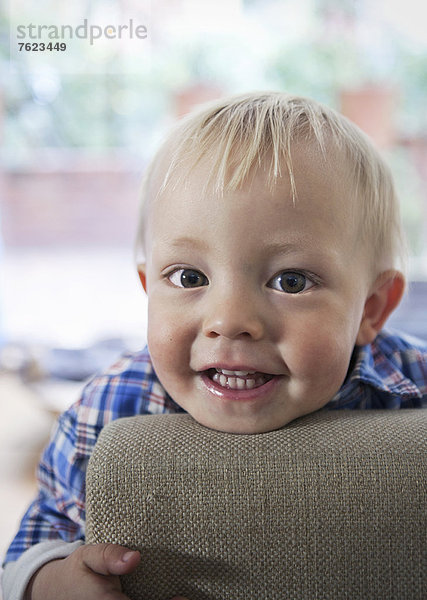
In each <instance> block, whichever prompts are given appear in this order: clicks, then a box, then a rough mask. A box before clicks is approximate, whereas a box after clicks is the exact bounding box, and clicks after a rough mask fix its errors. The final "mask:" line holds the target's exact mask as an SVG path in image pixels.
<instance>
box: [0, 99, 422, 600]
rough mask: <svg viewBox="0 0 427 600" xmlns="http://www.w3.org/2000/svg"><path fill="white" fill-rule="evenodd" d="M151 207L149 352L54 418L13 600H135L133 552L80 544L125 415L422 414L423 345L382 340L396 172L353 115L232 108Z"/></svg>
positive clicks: (299, 106)
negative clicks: (88, 477)
mask: <svg viewBox="0 0 427 600" xmlns="http://www.w3.org/2000/svg"><path fill="white" fill-rule="evenodd" d="M143 196H144V203H143V210H142V215H141V220H140V227H139V234H138V241H137V252H138V269H139V274H140V278H141V282H142V284H143V287H144V289H145V291H146V292H147V294H148V301H149V303H148V348H149V352H148V350H145V351H144V352H141V353H138V354H136V355H128V356H126V357H124V358H123V359H122V360H121V361H119V362H118V363H117V364H116V365H115V366H113V367H112V368H111V369H110V370H109V371H108V373H106V374H104V375H101V376H98V377H96V378H95V379H94V380H93V381H92V382H91V383H90V384H89V385H88V386H87V387H86V389H85V391H84V393H83V396H82V398H81V400H80V401H79V402H78V403H77V404H76V405H74V406H73V407H72V408H71V409H70V410H69V411H67V413H65V414H64V415H63V416H62V417H61V418H60V420H59V424H58V428H57V431H56V433H55V434H54V438H53V441H52V442H51V443H50V445H49V446H48V448H47V450H46V451H45V453H44V456H43V458H42V462H41V466H40V470H39V479H40V491H39V495H38V498H37V499H36V500H35V502H34V503H33V504H32V505H31V507H30V508H29V510H28V512H27V514H26V515H25V516H24V519H23V522H22V524H21V529H20V531H19V533H18V535H17V536H16V538H15V540H14V541H13V543H12V545H11V547H10V549H9V553H8V556H7V559H6V561H7V565H6V569H5V584H4V585H5V588H6V589H7V590H8V592H7V594H6V600H12V599H21V598H25V599H28V600H38V599H39V598H43V600H48V599H49V598H55V600H58V599H60V598H66V599H67V600H70V599H72V598H78V599H79V600H82V599H84V598H88V599H92V598H100V597H103V595H102V594H103V593H104V594H105V596H106V597H107V596H108V597H109V598H115V599H120V598H125V596H124V595H123V594H121V592H120V591H119V590H120V584H119V582H118V577H117V576H118V575H120V574H122V573H125V572H130V571H131V570H132V569H133V568H135V566H136V564H137V562H138V560H139V555H138V554H137V553H135V552H129V551H127V550H126V549H124V548H122V547H118V546H113V545H100V546H84V545H83V540H84V476H85V469H86V465H87V461H88V458H89V456H90V453H91V451H92V449H93V446H94V444H95V442H96V439H97V436H98V435H99V432H100V430H101V429H102V427H103V426H104V425H105V424H106V423H108V422H109V421H111V420H113V419H116V418H119V417H125V416H130V415H134V414H144V413H151V414H153V413H162V412H163V413H173V412H179V411H187V412H188V413H190V414H191V415H192V416H193V417H194V418H195V419H196V420H197V421H199V422H200V423H201V424H202V425H205V426H206V427H210V428H213V429H218V430H220V431H226V432H233V433H263V432H266V431H271V430H273V429H278V428H280V427H283V426H285V425H286V424H287V423H289V422H290V421H292V420H293V419H295V418H297V417H300V416H302V415H305V414H308V413H310V412H313V411H315V410H318V409H320V408H322V407H324V406H327V407H328V408H331V409H336V408H359V409H364V408H365V409H369V408H405V407H422V406H423V405H425V403H426V400H427V348H426V345H425V344H423V343H422V342H418V341H416V340H413V339H411V340H409V339H407V338H403V337H398V336H395V335H390V334H388V333H385V332H382V331H381V330H382V326H383V324H384V322H385V321H386V319H387V317H388V316H389V314H390V313H391V312H392V311H393V310H394V308H395V307H396V306H397V305H398V303H399V301H400V299H401V296H402V293H403V290H404V285H405V284H404V276H403V274H402V263H403V240H402V232H401V225H400V220H399V214H398V205H397V200H396V197H395V193H394V190H393V185H392V181H391V176H390V174H389V172H388V169H387V168H386V166H385V165H384V163H383V162H382V160H381V159H380V157H379V156H378V154H377V152H376V151H375V150H374V149H373V147H372V145H371V144H370V142H369V141H368V140H367V139H366V137H365V136H364V135H363V134H362V133H361V132H360V131H359V130H358V129H357V128H356V127H355V126H353V125H352V124H350V123H349V122H348V121H347V120H346V119H344V118H343V117H341V116H340V115H338V114H337V113H335V112H334V111H332V110H330V109H328V108H326V107H323V106H320V105H318V104H317V103H316V102H313V101H311V100H308V99H304V98H297V97H290V96H287V95H285V94H280V93H259V94H250V95H245V96H241V97H234V98H231V99H226V100H223V101H221V102H218V103H216V104H214V105H210V106H208V107H207V108H205V109H203V110H201V111H200V112H198V113H196V114H195V115H190V116H189V117H188V118H186V119H185V120H183V121H182V122H181V123H180V124H179V125H178V127H177V129H176V130H175V131H174V132H173V133H172V134H171V135H170V137H169V138H168V139H167V141H166V142H165V144H164V145H163V147H162V148H161V149H160V151H159V152H158V154H157V156H156V157H155V159H154V161H153V163H152V165H151V167H150V168H149V170H148V173H147V176H146V180H145V184H144V193H143ZM12 590H13V591H12ZM24 590H26V592H24ZM113 590H114V591H113Z"/></svg>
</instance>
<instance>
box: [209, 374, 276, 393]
mask: <svg viewBox="0 0 427 600" xmlns="http://www.w3.org/2000/svg"><path fill="white" fill-rule="evenodd" d="M226 373H231V374H232V375H234V377H230V376H228V375H226ZM237 373H239V374H240V373H242V374H243V376H244V377H246V376H247V375H249V374H250V375H254V374H255V371H253V372H248V371H225V370H224V369H222V370H221V371H219V369H217V373H214V375H213V377H212V379H213V381H215V383H219V385H220V386H221V387H224V388H228V389H231V390H251V389H253V388H254V387H259V386H261V385H263V384H264V383H265V382H266V378H265V377H263V376H258V377H256V379H255V378H248V379H243V378H242V377H236V376H235V375H237Z"/></svg>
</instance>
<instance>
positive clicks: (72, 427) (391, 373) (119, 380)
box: [5, 332, 427, 562]
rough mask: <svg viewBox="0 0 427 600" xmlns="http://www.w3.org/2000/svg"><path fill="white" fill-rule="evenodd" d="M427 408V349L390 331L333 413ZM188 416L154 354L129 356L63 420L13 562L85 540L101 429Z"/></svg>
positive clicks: (362, 358)
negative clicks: (48, 545)
mask: <svg viewBox="0 0 427 600" xmlns="http://www.w3.org/2000/svg"><path fill="white" fill-rule="evenodd" d="M426 405H427V344H425V343H423V342H420V341H419V340H415V339H413V338H409V337H404V336H397V335H392V334H389V333H385V332H382V333H381V334H379V335H378V336H377V338H376V340H375V342H374V343H373V344H372V345H370V346H364V347H361V348H357V349H356V350H355V353H354V356H353V360H352V368H351V369H350V371H349V374H348V376H347V379H346V381H345V383H344V384H343V386H342V387H341V389H340V390H339V392H338V393H337V394H336V395H335V397H334V398H333V399H332V400H331V401H330V402H329V403H328V404H327V406H326V408H330V409H344V408H346V409H380V408H389V409H396V408H415V407H419V408H421V407H423V406H426ZM176 412H184V411H183V410H182V409H181V408H180V407H179V406H178V405H177V404H176V403H175V402H174V401H173V400H172V399H171V398H170V396H168V395H167V393H166V392H165V390H164V389H163V387H162V386H161V384H160V382H159V380H158V379H157V377H156V374H155V373H154V371H153V367H152V365H151V360H150V356H149V354H148V350H147V349H145V350H144V351H142V352H139V353H135V354H127V355H125V356H123V357H122V358H121V359H120V360H119V361H118V362H117V363H115V364H114V365H113V367H111V368H110V369H109V370H108V371H107V372H106V373H105V374H102V375H99V376H97V377H95V378H94V379H93V380H92V381H91V382H90V383H89V384H88V385H87V386H86V387H85V389H84V391H83V394H82V397H81V398H80V400H79V401H78V402H77V403H76V404H74V405H73V406H72V407H71V408H70V409H69V410H68V411H67V412H65V413H64V414H63V415H62V416H61V417H60V419H59V421H58V424H57V427H56V430H55V431H54V433H53V437H52V440H51V442H50V444H49V445H48V446H47V448H46V450H45V451H44V454H43V456H42V459H41V462H40V465H39V469H38V480H39V492H38V496H37V498H36V499H35V500H34V502H33V503H32V504H31V505H30V507H29V509H28V511H27V513H26V514H25V515H24V517H23V520H22V523H21V526H20V529H19V531H18V533H17V535H16V537H15V539H14V540H13V542H12V544H11V546H10V548H9V551H8V553H7V556H6V561H5V562H9V561H14V560H17V559H18V558H19V556H20V555H21V554H22V553H23V552H24V551H25V550H26V549H27V548H29V547H30V546H32V545H34V544H37V543H38V542H44V541H47V540H55V539H61V540H63V541H65V542H73V541H76V540H84V535H85V475H86V467H87V463H88V460H89V457H90V454H91V452H92V450H93V447H94V445H95V443H96V440H97V438H98V435H99V433H100V431H101V429H102V428H103V427H104V426H105V425H106V424H107V423H109V422H110V421H113V420H115V419H119V418H121V417H129V416H132V415H141V414H159V413H176Z"/></svg>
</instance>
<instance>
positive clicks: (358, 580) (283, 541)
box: [86, 410, 427, 600]
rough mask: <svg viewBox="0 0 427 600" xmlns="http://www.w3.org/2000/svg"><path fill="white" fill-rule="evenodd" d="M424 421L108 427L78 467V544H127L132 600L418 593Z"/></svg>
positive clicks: (170, 419) (321, 416)
mask: <svg viewBox="0 0 427 600" xmlns="http://www.w3.org/2000/svg"><path fill="white" fill-rule="evenodd" d="M426 415H427V413H425V412H424V411H421V410H401V411H360V412H359V411H331V412H329V411H320V412H318V413H314V414H311V415H308V416H306V417H303V418H301V419H298V420H296V421H294V422H293V423H291V424H289V425H288V426H286V427H285V428H283V429H281V430H279V431H274V432H270V433H265V434H260V435H233V434H226V433H220V432H216V431H212V430H209V429H206V428H204V427H202V426H201V425H199V424H197V423H196V422H195V421H194V420H193V419H192V418H191V417H190V416H188V415H158V416H140V417H132V418H128V419H120V420H118V421H115V422H113V423H111V424H110V425H108V426H107V427H106V428H105V429H104V430H103V431H102V433H101V436H100V438H99V440H98V443H97V445H96V447H95V450H94V453H93V455H92V457H91V460H90V463H89V468H88V473H87V536H86V541H87V543H98V542H114V543H118V544H123V545H125V546H129V547H130V548H135V549H138V550H139V551H140V552H141V554H142V561H141V564H140V566H139V568H138V570H137V571H136V572H135V573H134V574H132V575H129V576H126V577H123V578H122V584H123V589H124V591H125V593H126V594H127V595H128V596H129V597H130V598H131V599H132V600H169V599H170V598H172V597H173V596H175V595H178V594H179V595H183V596H187V597H188V598H189V599H190V600H248V599H252V600H291V599H301V600H302V599H304V600H310V599H330V600H337V599H341V598H349V599H352V600H356V599H363V600H369V599H375V600H381V599H384V600H386V599H387V600H391V599H396V600H402V599H411V600H416V599H420V600H421V598H423V599H424V598H425V597H427V594H426V581H425V571H426V569H425V567H426V562H425V558H426V553H425V552H426V524H427V523H426V516H425V515H426V460H425V457H426V444H425V440H426V430H427V416H426Z"/></svg>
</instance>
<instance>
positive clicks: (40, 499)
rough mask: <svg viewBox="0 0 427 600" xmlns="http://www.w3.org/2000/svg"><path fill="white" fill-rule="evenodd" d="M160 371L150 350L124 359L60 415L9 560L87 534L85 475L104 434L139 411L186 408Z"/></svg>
mask: <svg viewBox="0 0 427 600" xmlns="http://www.w3.org/2000/svg"><path fill="white" fill-rule="evenodd" d="M180 411H181V409H180V407H179V406H178V405H177V404H175V403H174V402H173V401H172V400H171V399H170V397H169V396H168V395H167V393H166V392H165V390H164V388H163V387H162V386H161V384H160V382H159V381H158V379H157V376H156V374H155V373H154V370H153V367H152V365H151V360H150V357H149V354H148V350H147V349H145V350H144V351H142V352H140V353H134V354H131V353H130V354H127V355H125V356H123V357H121V358H120V359H119V360H118V361H117V362H116V363H115V364H114V365H113V366H112V367H111V368H110V369H109V370H108V371H107V372H106V373H103V374H101V375H98V376H97V377H95V378H94V379H93V380H92V381H91V382H90V383H89V384H88V385H87V386H86V387H85V389H84V390H83V393H82V396H81V398H80V400H79V401H78V402H76V403H75V404H74V405H73V406H72V407H71V408H70V409H69V410H68V411H66V412H65V413H64V414H63V415H61V417H60V418H59V420H58V422H57V425H56V428H55V430H54V432H53V434H52V437H51V440H50V442H49V444H48V446H47V447H46V449H45V450H44V452H43V455H42V457H41V460H40V464H39V466H38V471H37V479H38V493H37V496H36V498H35V500H34V501H33V502H32V503H31V505H30V507H29V508H28V510H27V512H26V513H25V515H24V517H23V519H22V521H21V524H20V528H19V531H18V533H17V534H16V536H15V538H14V540H13V541H12V543H11V545H10V547H9V550H8V552H7V554H6V557H5V561H4V564H7V563H9V562H12V561H16V560H18V559H19V557H20V556H21V555H22V554H23V553H24V552H26V551H27V550H28V549H29V548H32V547H33V546H34V545H36V544H41V543H44V542H49V541H61V542H68V543H74V542H77V541H84V537H85V478H86V469H87V464H88V461H89V458H90V455H91V453H92V450H93V448H94V446H95V444H96V441H97V439H98V436H99V433H100V432H101V430H102V428H103V427H104V426H105V425H106V424H107V423H109V422H111V421H113V420H115V419H118V418H121V417H129V416H133V415H137V414H156V413H173V412H180Z"/></svg>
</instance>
